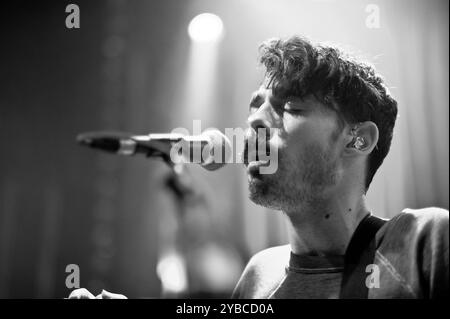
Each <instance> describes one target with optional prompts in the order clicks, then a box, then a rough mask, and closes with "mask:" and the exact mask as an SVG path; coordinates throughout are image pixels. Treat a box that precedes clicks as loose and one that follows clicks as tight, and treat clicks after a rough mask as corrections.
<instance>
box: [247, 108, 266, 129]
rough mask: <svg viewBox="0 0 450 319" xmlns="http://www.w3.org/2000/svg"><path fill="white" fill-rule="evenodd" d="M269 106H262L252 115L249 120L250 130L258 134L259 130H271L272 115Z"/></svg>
mask: <svg viewBox="0 0 450 319" xmlns="http://www.w3.org/2000/svg"><path fill="white" fill-rule="evenodd" d="M269 108H270V107H269V105H267V104H264V105H261V106H260V107H259V108H258V110H256V111H255V112H254V113H252V114H250V116H249V117H248V119H247V124H248V126H250V128H252V129H254V130H255V131H257V132H258V130H259V129H266V130H269V129H270V127H271V121H270V118H271V115H270V110H269Z"/></svg>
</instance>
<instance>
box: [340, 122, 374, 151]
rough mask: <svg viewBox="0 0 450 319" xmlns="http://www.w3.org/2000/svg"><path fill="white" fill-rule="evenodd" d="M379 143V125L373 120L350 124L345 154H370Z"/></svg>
mask: <svg viewBox="0 0 450 319" xmlns="http://www.w3.org/2000/svg"><path fill="white" fill-rule="evenodd" d="M377 143H378V127H377V125H376V124H375V123H373V122H371V121H366V122H361V123H358V124H354V125H352V126H350V128H349V133H348V141H347V143H346V147H345V154H346V155H349V156H352V155H369V154H370V153H371V152H372V151H373V149H374V148H375V147H376V145H377Z"/></svg>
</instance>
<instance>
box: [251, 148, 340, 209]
mask: <svg viewBox="0 0 450 319" xmlns="http://www.w3.org/2000/svg"><path fill="white" fill-rule="evenodd" d="M337 166H338V165H337V160H336V159H335V158H334V157H333V156H332V154H331V151H330V150H329V149H326V150H324V149H322V148H321V147H320V146H319V145H317V144H313V145H308V146H307V147H306V148H305V149H304V151H303V152H302V154H297V156H296V157H295V158H290V157H288V156H287V155H286V154H285V153H284V152H283V150H278V170H277V171H276V172H275V173H274V174H270V175H257V176H250V177H249V184H248V187H249V193H250V194H249V198H250V199H251V200H252V201H253V202H254V203H255V204H257V205H261V206H264V207H267V208H270V209H274V210H281V211H284V212H289V211H295V210H298V209H299V208H301V207H303V206H305V205H309V206H310V205H314V206H316V205H317V204H320V202H321V201H323V200H324V199H325V197H326V196H327V190H329V189H330V188H332V187H333V186H335V185H336V183H337V177H338V170H337Z"/></svg>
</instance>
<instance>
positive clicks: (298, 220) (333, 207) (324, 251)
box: [284, 191, 369, 256]
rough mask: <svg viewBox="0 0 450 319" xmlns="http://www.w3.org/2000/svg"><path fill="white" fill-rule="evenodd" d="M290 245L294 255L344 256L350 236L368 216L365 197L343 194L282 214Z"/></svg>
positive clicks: (303, 205)
mask: <svg viewBox="0 0 450 319" xmlns="http://www.w3.org/2000/svg"><path fill="white" fill-rule="evenodd" d="M284 213H285V215H286V217H287V219H288V227H289V242H290V244H291V249H292V252H293V253H294V254H297V255H318V256H327V255H344V254H345V250H346V248H347V245H348V243H349V242H350V239H351V236H352V235H353V233H354V231H355V229H356V227H357V226H358V224H359V223H360V222H361V220H362V219H363V218H364V217H365V216H366V215H367V214H368V213H369V211H368V209H367V207H366V204H365V196H364V195H361V194H360V193H359V194H355V193H354V194H350V193H346V192H345V191H344V192H343V191H341V192H339V193H336V194H334V195H332V196H330V197H327V199H325V200H323V199H322V200H319V201H317V202H315V203H307V204H302V205H301V206H300V207H299V208H298V209H295V210H293V211H284Z"/></svg>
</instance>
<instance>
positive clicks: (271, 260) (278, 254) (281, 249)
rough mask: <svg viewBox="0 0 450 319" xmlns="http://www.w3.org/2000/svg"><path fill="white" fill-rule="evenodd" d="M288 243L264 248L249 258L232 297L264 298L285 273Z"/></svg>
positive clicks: (289, 249)
mask: <svg viewBox="0 0 450 319" xmlns="http://www.w3.org/2000/svg"><path fill="white" fill-rule="evenodd" d="M290 252H291V247H290V245H283V246H276V247H271V248H267V249H264V250H262V251H260V252H258V253H256V254H255V255H253V257H252V258H251V259H250V261H249V262H248V264H247V266H246V267H245V269H244V272H243V273H242V275H241V278H240V279H239V282H238V284H237V285H236V288H235V291H234V292H233V297H234V298H265V297H267V295H268V294H269V293H270V292H271V290H272V289H274V288H275V287H276V286H277V285H278V284H279V282H280V281H281V280H282V279H283V277H284V275H285V269H286V266H287V265H288V263H289V257H290Z"/></svg>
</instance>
